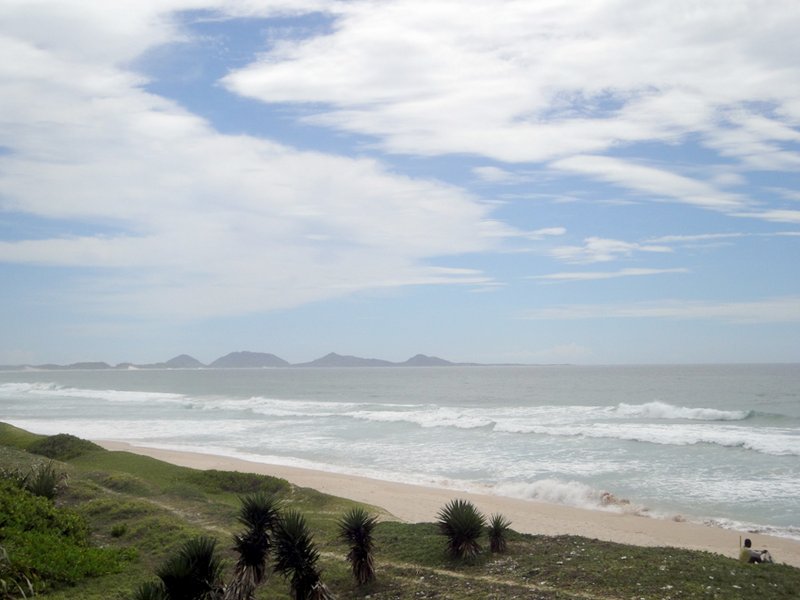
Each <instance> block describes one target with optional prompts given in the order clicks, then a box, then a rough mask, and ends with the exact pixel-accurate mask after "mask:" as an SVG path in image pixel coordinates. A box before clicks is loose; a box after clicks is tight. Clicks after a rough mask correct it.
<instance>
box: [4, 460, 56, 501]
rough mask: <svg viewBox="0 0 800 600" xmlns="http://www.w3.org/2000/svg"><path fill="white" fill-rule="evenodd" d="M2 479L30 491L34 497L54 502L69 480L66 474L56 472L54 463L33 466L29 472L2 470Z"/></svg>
mask: <svg viewBox="0 0 800 600" xmlns="http://www.w3.org/2000/svg"><path fill="white" fill-rule="evenodd" d="M0 479H3V480H5V481H8V482H11V483H13V484H14V485H16V486H17V487H19V488H21V489H24V490H28V491H29V492H30V493H32V494H33V495H34V496H41V497H42V498H47V499H48V500H52V499H53V498H55V497H56V494H57V493H58V491H59V489H60V488H61V487H62V485H63V483H64V482H65V481H66V479H67V475H66V473H64V472H61V471H58V470H56V467H55V465H54V464H53V461H50V462H48V463H46V464H35V465H32V466H31V467H30V468H29V469H28V471H27V472H23V471H22V470H20V469H2V470H0Z"/></svg>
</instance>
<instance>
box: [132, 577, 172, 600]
mask: <svg viewBox="0 0 800 600" xmlns="http://www.w3.org/2000/svg"><path fill="white" fill-rule="evenodd" d="M132 600H170V599H169V596H167V592H166V590H165V589H164V584H162V583H161V582H160V581H159V582H155V581H148V582H146V583H142V584H140V585H139V587H138V588H136V591H134V592H133V597H132Z"/></svg>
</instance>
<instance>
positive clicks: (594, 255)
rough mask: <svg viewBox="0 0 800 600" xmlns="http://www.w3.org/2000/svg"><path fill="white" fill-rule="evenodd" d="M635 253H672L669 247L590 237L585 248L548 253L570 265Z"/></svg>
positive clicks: (602, 260)
mask: <svg viewBox="0 0 800 600" xmlns="http://www.w3.org/2000/svg"><path fill="white" fill-rule="evenodd" d="M634 252H661V253H664V252H672V249H671V248H670V247H669V246H662V245H652V244H638V243H635V242H625V241H622V240H612V239H606V238H600V237H589V238H586V239H585V240H584V244H583V246H557V247H555V248H552V249H550V250H549V251H548V254H549V255H550V256H552V257H553V258H556V259H558V260H562V261H564V262H568V263H596V262H609V261H612V260H617V259H619V258H621V257H625V256H631V255H632V254H633V253H634Z"/></svg>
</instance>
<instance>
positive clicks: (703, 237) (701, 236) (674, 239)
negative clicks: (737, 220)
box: [647, 233, 749, 244]
mask: <svg viewBox="0 0 800 600" xmlns="http://www.w3.org/2000/svg"><path fill="white" fill-rule="evenodd" d="M747 235H749V234H746V233H697V234H692V235H662V236H659V237H656V238H650V239H649V240H647V242H648V243H649V244H676V243H677V244H693V243H696V242H718V241H721V240H730V239H736V238H741V237H746V236H747Z"/></svg>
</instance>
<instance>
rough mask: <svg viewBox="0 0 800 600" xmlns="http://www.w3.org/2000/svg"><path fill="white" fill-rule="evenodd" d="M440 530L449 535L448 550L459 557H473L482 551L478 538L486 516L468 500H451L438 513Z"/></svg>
mask: <svg viewBox="0 0 800 600" xmlns="http://www.w3.org/2000/svg"><path fill="white" fill-rule="evenodd" d="M437 518H438V521H437V525H438V526H439V532H440V533H441V534H442V535H444V536H445V537H447V551H448V553H449V554H450V556H452V557H454V558H459V559H464V558H466V559H472V558H475V557H476V556H477V555H478V554H480V552H481V546H480V544H479V543H478V539H479V538H480V537H481V533H483V528H484V527H485V526H486V518H485V517H484V516H483V515H482V514H481V513H479V512H478V510H477V509H476V508H475V506H474V505H473V504H472V503H471V502H469V501H467V500H451V501H450V502H449V503H447V504H446V505H445V506H444V508H442V509H441V510H440V511H439V514H438V515H437Z"/></svg>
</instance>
